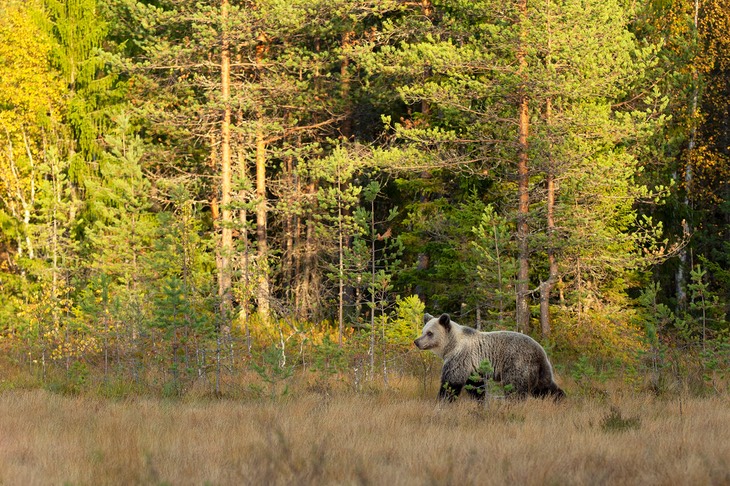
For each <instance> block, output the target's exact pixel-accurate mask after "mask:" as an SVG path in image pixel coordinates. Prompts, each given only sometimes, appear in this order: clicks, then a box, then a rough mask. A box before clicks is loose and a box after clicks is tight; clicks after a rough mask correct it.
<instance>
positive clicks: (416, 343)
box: [413, 338, 421, 349]
mask: <svg viewBox="0 0 730 486" xmlns="http://www.w3.org/2000/svg"><path fill="white" fill-rule="evenodd" d="M419 339H421V338H416V339H414V340H413V344H415V345H416V347H417V348H418V349H421V346H420V345H419V344H418V340H419Z"/></svg>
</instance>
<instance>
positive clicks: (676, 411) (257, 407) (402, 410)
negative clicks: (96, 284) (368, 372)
mask: <svg viewBox="0 0 730 486" xmlns="http://www.w3.org/2000/svg"><path fill="white" fill-rule="evenodd" d="M0 484H3V485H47V484H59V485H60V484H72V485H106V484H109V485H116V484H120V485H134V484H142V485H147V484H149V485H158V484H170V485H187V484H191V485H203V484H211V485H226V484H266V485H269V484H296V485H302V484H304V485H306V484H317V485H320V484H383V485H400V484H404V485H408V484H455V485H466V484H479V485H490V484H495V485H505V484H514V485H542V484H548V485H550V484H554V485H573V484H575V485H583V484H589V485H602V484H605V485H633V484H636V485H653V484H657V485H711V484H714V485H727V484H730V401H729V400H728V397H727V396H724V397H713V398H681V399H680V398H677V397H675V398H672V399H657V398H653V397H650V396H648V395H647V396H623V397H622V396H617V397H613V398H607V399H600V400H599V399H589V398H579V397H570V398H568V399H566V400H565V401H563V402H562V403H559V404H555V403H552V402H550V401H541V400H534V399H530V400H527V401H525V402H519V403H514V402H505V401H498V400H493V401H491V402H490V403H489V405H488V408H486V409H485V408H484V407H480V406H479V405H478V404H476V403H475V402H470V401H467V400H462V401H461V402H457V403H455V404H451V405H438V404H437V403H436V402H435V401H434V400H433V399H414V398H410V397H407V396H405V397H404V396H400V395H399V394H398V393H380V394H376V395H352V394H342V395H340V396H335V397H323V396H321V395H316V394H310V395H297V396H296V397H292V398H288V399H283V400H279V401H269V400H261V401H236V400H202V399H201V400H194V401H189V400H183V401H163V400H154V399H143V398H134V399H127V400H117V401H115V400H108V399H102V398H93V397H69V396H62V395H58V394H53V393H50V392H46V391H40V390H31V391H21V390H14V391H5V392H2V393H0Z"/></svg>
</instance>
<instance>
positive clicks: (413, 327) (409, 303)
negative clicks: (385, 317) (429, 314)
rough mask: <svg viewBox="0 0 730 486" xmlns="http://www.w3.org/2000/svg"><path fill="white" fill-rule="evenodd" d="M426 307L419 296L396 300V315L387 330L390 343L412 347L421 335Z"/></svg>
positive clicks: (386, 333) (386, 335)
mask: <svg viewBox="0 0 730 486" xmlns="http://www.w3.org/2000/svg"><path fill="white" fill-rule="evenodd" d="M424 312H425V306H424V305H423V302H422V301H421V299H420V298H418V296H417V295H409V296H408V297H405V298H402V299H401V298H398V299H396V315H395V318H394V319H393V320H392V321H391V322H390V325H388V326H387V327H386V329H385V337H386V339H387V340H388V342H389V343H393V344H400V345H403V346H411V345H412V342H413V340H414V339H415V338H417V337H418V336H420V334H421V323H422V321H423V314H424Z"/></svg>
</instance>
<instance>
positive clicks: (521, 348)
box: [414, 314, 565, 401]
mask: <svg viewBox="0 0 730 486" xmlns="http://www.w3.org/2000/svg"><path fill="white" fill-rule="evenodd" d="M424 323H425V325H424V326H423V334H422V335H421V337H419V338H418V339H416V340H415V341H414V343H415V344H416V346H417V347H418V349H421V350H426V349H428V350H430V351H432V352H433V353H434V354H436V355H437V356H439V357H441V358H442V359H443V360H444V365H443V368H442V370H441V388H440V390H439V395H438V396H439V398H440V399H445V400H449V401H453V400H455V399H456V397H457V396H459V394H460V393H461V390H462V388H464V386H465V385H470V386H467V387H466V388H467V391H468V393H469V394H470V395H471V396H472V397H474V398H482V397H484V396H485V389H484V386H485V383H484V380H483V379H476V378H475V372H476V371H477V370H478V369H479V366H480V364H481V363H482V361H484V360H487V361H489V363H490V365H491V366H492V368H493V372H492V374H491V375H490V376H488V377H487V378H491V379H493V380H494V381H495V382H499V383H501V384H502V385H511V387H507V388H508V394H510V395H514V396H516V397H518V398H525V397H527V396H528V395H531V396H534V397H547V396H551V397H553V398H554V399H556V400H558V399H561V398H563V397H564V396H565V393H564V392H563V390H561V389H560V387H558V385H556V384H555V381H554V380H553V368H552V366H551V365H550V361H549V360H548V357H547V354H546V353H545V350H544V349H543V347H542V346H540V344H539V343H538V342H537V341H535V340H534V339H532V338H531V337H530V336H527V335H526V334H521V333H519V332H512V331H493V332H479V331H476V330H474V329H472V328H470V327H465V326H461V325H459V324H457V323H456V322H454V321H452V320H451V318H450V317H449V315H448V314H443V315H441V317H439V318H435V317H433V316H431V315H430V314H426V315H425V316H424ZM510 388H511V390H509V389H510Z"/></svg>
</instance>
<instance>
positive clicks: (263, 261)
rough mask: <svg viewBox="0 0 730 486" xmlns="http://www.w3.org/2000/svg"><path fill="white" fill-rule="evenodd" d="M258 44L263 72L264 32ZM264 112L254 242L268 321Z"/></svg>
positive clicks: (258, 154) (258, 139)
mask: <svg viewBox="0 0 730 486" xmlns="http://www.w3.org/2000/svg"><path fill="white" fill-rule="evenodd" d="M259 42H260V43H259V45H258V46H257V47H256V66H257V68H258V71H259V73H262V72H263V60H264V55H265V53H266V49H267V45H266V43H267V42H268V38H267V37H266V35H265V34H263V33H262V34H261V35H260V36H259ZM264 130H265V126H264V113H263V111H262V110H261V109H259V114H258V123H257V126H256V244H257V251H258V255H257V263H258V268H257V284H258V285H257V295H256V303H257V304H258V313H259V317H260V318H261V320H262V321H263V322H264V323H266V322H268V321H269V314H270V310H269V265H268V256H269V250H268V242H267V235H266V218H267V214H268V208H267V199H266V139H265V136H264V133H265V132H264Z"/></svg>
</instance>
